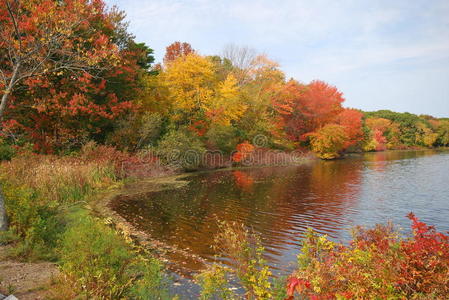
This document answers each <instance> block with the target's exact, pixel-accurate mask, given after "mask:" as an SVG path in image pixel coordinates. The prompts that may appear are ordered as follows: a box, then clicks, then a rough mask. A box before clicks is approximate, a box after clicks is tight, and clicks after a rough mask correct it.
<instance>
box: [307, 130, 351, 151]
mask: <svg viewBox="0 0 449 300" xmlns="http://www.w3.org/2000/svg"><path fill="white" fill-rule="evenodd" d="M309 136H310V144H311V146H312V151H313V152H315V153H316V154H317V155H318V157H320V158H322V159H334V158H337V157H340V153H341V152H342V151H343V150H344V147H345V145H346V144H347V142H348V135H347V133H346V130H345V127H343V126H341V125H337V124H328V125H325V126H324V127H322V128H320V129H319V130H318V131H317V132H315V133H312V134H310V135H309Z"/></svg>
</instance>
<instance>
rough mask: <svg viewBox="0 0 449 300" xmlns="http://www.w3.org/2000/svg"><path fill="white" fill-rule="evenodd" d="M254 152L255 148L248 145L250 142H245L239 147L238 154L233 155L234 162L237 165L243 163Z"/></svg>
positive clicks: (237, 148)
mask: <svg viewBox="0 0 449 300" xmlns="http://www.w3.org/2000/svg"><path fill="white" fill-rule="evenodd" d="M253 152H254V146H253V145H251V144H250V143H248V141H245V142H243V143H241V144H238V145H237V147H236V152H234V154H233V155H232V161H234V162H236V163H239V162H242V161H244V160H245V159H246V158H247V157H248V156H249V155H251V153H253Z"/></svg>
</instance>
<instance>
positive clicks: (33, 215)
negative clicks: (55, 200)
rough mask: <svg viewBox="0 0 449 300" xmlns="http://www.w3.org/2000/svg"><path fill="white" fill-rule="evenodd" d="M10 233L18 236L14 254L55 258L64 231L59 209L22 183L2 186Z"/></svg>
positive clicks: (27, 256) (32, 257)
mask: <svg viewBox="0 0 449 300" xmlns="http://www.w3.org/2000/svg"><path fill="white" fill-rule="evenodd" d="M3 193H4V196H5V205H6V209H7V212H8V217H9V220H10V232H9V233H8V234H13V235H15V236H17V237H18V239H15V240H14V241H15V242H18V244H17V245H16V247H15V249H14V250H13V252H12V253H11V254H12V255H13V256H16V257H22V258H27V259H29V260H37V259H50V260H54V259H55V258H56V255H55V252H54V249H55V246H56V243H57V241H58V239H59V237H60V235H61V233H62V232H63V230H64V222H63V220H62V219H61V217H60V216H59V215H58V210H57V209H56V208H55V207H51V206H49V205H48V204H45V203H41V202H40V201H39V199H38V197H37V194H36V193H35V192H34V191H33V190H32V189H30V188H26V187H24V186H19V187H14V186H12V185H10V184H4V185H3Z"/></svg>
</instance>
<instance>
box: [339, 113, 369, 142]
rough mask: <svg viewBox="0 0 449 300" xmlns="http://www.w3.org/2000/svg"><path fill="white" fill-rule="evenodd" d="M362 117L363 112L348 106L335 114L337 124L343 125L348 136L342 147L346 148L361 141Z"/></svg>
mask: <svg viewBox="0 0 449 300" xmlns="http://www.w3.org/2000/svg"><path fill="white" fill-rule="evenodd" d="M362 117H363V114H362V113H361V112H360V111H358V110H356V109H350V108H345V109H343V111H342V112H341V113H340V114H338V115H337V120H336V122H337V124H339V125H342V126H344V127H345V131H346V134H347V136H348V141H347V142H346V143H345V145H344V148H348V147H350V146H353V145H355V144H357V143H358V142H360V141H362V139H363V130H362Z"/></svg>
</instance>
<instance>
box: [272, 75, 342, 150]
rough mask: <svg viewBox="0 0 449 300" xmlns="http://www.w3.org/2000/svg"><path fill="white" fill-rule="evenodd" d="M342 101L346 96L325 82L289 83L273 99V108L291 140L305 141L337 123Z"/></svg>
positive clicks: (293, 81)
mask: <svg viewBox="0 0 449 300" xmlns="http://www.w3.org/2000/svg"><path fill="white" fill-rule="evenodd" d="M343 101H344V98H343V94H342V93H341V92H339V91H338V90H337V88H336V87H334V86H331V85H329V84H327V83H325V82H323V81H318V80H316V81H312V82H311V83H309V84H308V85H303V84H300V83H299V82H297V81H295V80H290V81H289V82H287V83H286V84H285V86H284V87H283V89H282V90H281V92H280V93H278V94H277V95H275V96H274V98H273V106H274V108H275V110H276V111H277V112H278V113H279V115H280V119H281V120H280V121H281V124H282V126H283V127H284V128H285V131H286V132H287V134H288V135H289V136H290V138H291V139H292V140H295V141H304V140H306V138H307V136H308V134H309V133H312V132H314V131H315V130H317V129H319V128H321V127H322V126H324V125H326V124H328V123H330V122H333V121H334V119H335V117H336V116H337V115H338V114H339V113H340V112H342V110H343V108H342V106H341V104H342V103H343Z"/></svg>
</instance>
